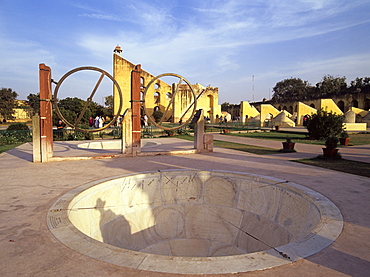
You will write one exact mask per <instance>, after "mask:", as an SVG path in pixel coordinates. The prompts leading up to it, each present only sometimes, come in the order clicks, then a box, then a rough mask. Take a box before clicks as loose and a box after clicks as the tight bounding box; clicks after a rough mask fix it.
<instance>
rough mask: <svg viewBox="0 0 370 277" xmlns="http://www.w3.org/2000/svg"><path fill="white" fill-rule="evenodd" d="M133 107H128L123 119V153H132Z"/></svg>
mask: <svg viewBox="0 0 370 277" xmlns="http://www.w3.org/2000/svg"><path fill="white" fill-rule="evenodd" d="M131 119H132V114H131V109H127V110H126V111H125V113H124V114H123V119H122V151H121V152H122V154H127V155H132V125H131Z"/></svg>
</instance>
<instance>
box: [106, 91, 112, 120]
mask: <svg viewBox="0 0 370 277" xmlns="http://www.w3.org/2000/svg"><path fill="white" fill-rule="evenodd" d="M104 100H105V101H104V105H105V109H106V111H105V113H106V115H107V116H109V117H113V106H114V100H113V95H109V96H107V97H105V98H104Z"/></svg>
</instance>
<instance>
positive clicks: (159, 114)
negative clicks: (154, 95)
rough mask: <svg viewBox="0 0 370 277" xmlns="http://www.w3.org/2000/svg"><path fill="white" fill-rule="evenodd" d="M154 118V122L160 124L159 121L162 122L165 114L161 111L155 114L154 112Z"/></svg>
mask: <svg viewBox="0 0 370 277" xmlns="http://www.w3.org/2000/svg"><path fill="white" fill-rule="evenodd" d="M152 116H153V118H154V121H155V122H156V123H158V122H159V121H161V118H162V116H163V113H162V112H161V111H155V112H153V114H152Z"/></svg>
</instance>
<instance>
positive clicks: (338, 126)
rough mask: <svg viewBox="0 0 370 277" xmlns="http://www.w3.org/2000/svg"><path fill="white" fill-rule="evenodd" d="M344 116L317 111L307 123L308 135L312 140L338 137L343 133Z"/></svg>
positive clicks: (321, 110)
mask: <svg viewBox="0 0 370 277" xmlns="http://www.w3.org/2000/svg"><path fill="white" fill-rule="evenodd" d="M343 122H344V116H342V115H337V114H333V113H328V112H327V111H325V110H323V109H318V110H317V112H316V113H315V114H313V115H312V116H311V118H310V119H309V120H308V122H307V130H308V134H309V136H310V137H311V138H313V139H327V138H328V137H338V136H339V135H340V134H341V133H342V132H343Z"/></svg>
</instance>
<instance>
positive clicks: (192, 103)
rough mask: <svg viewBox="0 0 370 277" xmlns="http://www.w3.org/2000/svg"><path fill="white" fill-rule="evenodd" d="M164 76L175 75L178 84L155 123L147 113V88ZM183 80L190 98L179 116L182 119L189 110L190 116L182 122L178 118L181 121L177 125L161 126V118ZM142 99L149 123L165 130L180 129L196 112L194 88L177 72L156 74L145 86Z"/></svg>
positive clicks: (173, 99) (170, 104)
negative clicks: (187, 87) (188, 90)
mask: <svg viewBox="0 0 370 277" xmlns="http://www.w3.org/2000/svg"><path fill="white" fill-rule="evenodd" d="M165 76H172V77H177V78H179V79H180V81H179V83H178V85H177V88H176V90H175V91H174V92H173V94H172V97H171V100H170V101H169V104H168V105H167V107H166V110H165V112H164V113H163V116H162V118H161V120H160V121H159V123H157V122H156V121H155V119H154V117H153V116H152V115H150V114H149V112H148V111H149V110H148V108H149V107H147V102H148V101H147V99H146V98H147V97H149V95H148V90H149V88H150V87H151V85H153V84H154V82H155V81H156V80H158V79H159V78H162V77H165ZM183 81H184V82H185V83H186V84H187V85H188V86H189V88H190V92H191V100H190V101H189V102H190V104H189V105H188V107H187V109H185V112H184V113H183V115H182V116H181V118H180V119H182V117H183V116H184V115H185V114H186V113H188V112H189V111H190V116H189V118H188V119H187V120H186V121H184V122H181V121H182V120H180V122H181V123H179V125H178V126H175V127H166V126H163V125H162V122H163V119H164V117H165V115H166V113H167V111H168V110H169V109H170V107H171V106H172V105H173V102H174V101H175V97H176V94H177V92H178V89H179V86H180V85H181V83H182V82H183ZM143 99H144V105H143V106H144V112H145V114H146V115H147V116H148V120H149V121H150V123H152V124H153V125H155V126H157V127H158V128H161V129H163V130H167V131H173V130H177V129H180V128H182V127H184V126H185V125H188V124H189V123H190V121H191V120H192V118H193V117H194V115H195V112H196V108H197V99H196V96H195V93H194V90H193V87H192V86H191V84H190V82H189V81H188V80H186V79H185V78H184V77H182V76H181V75H178V74H174V73H164V74H161V75H158V76H157V77H155V78H153V79H152V80H151V81H150V82H149V83H148V85H147V86H146V87H145V90H144V93H143Z"/></svg>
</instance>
